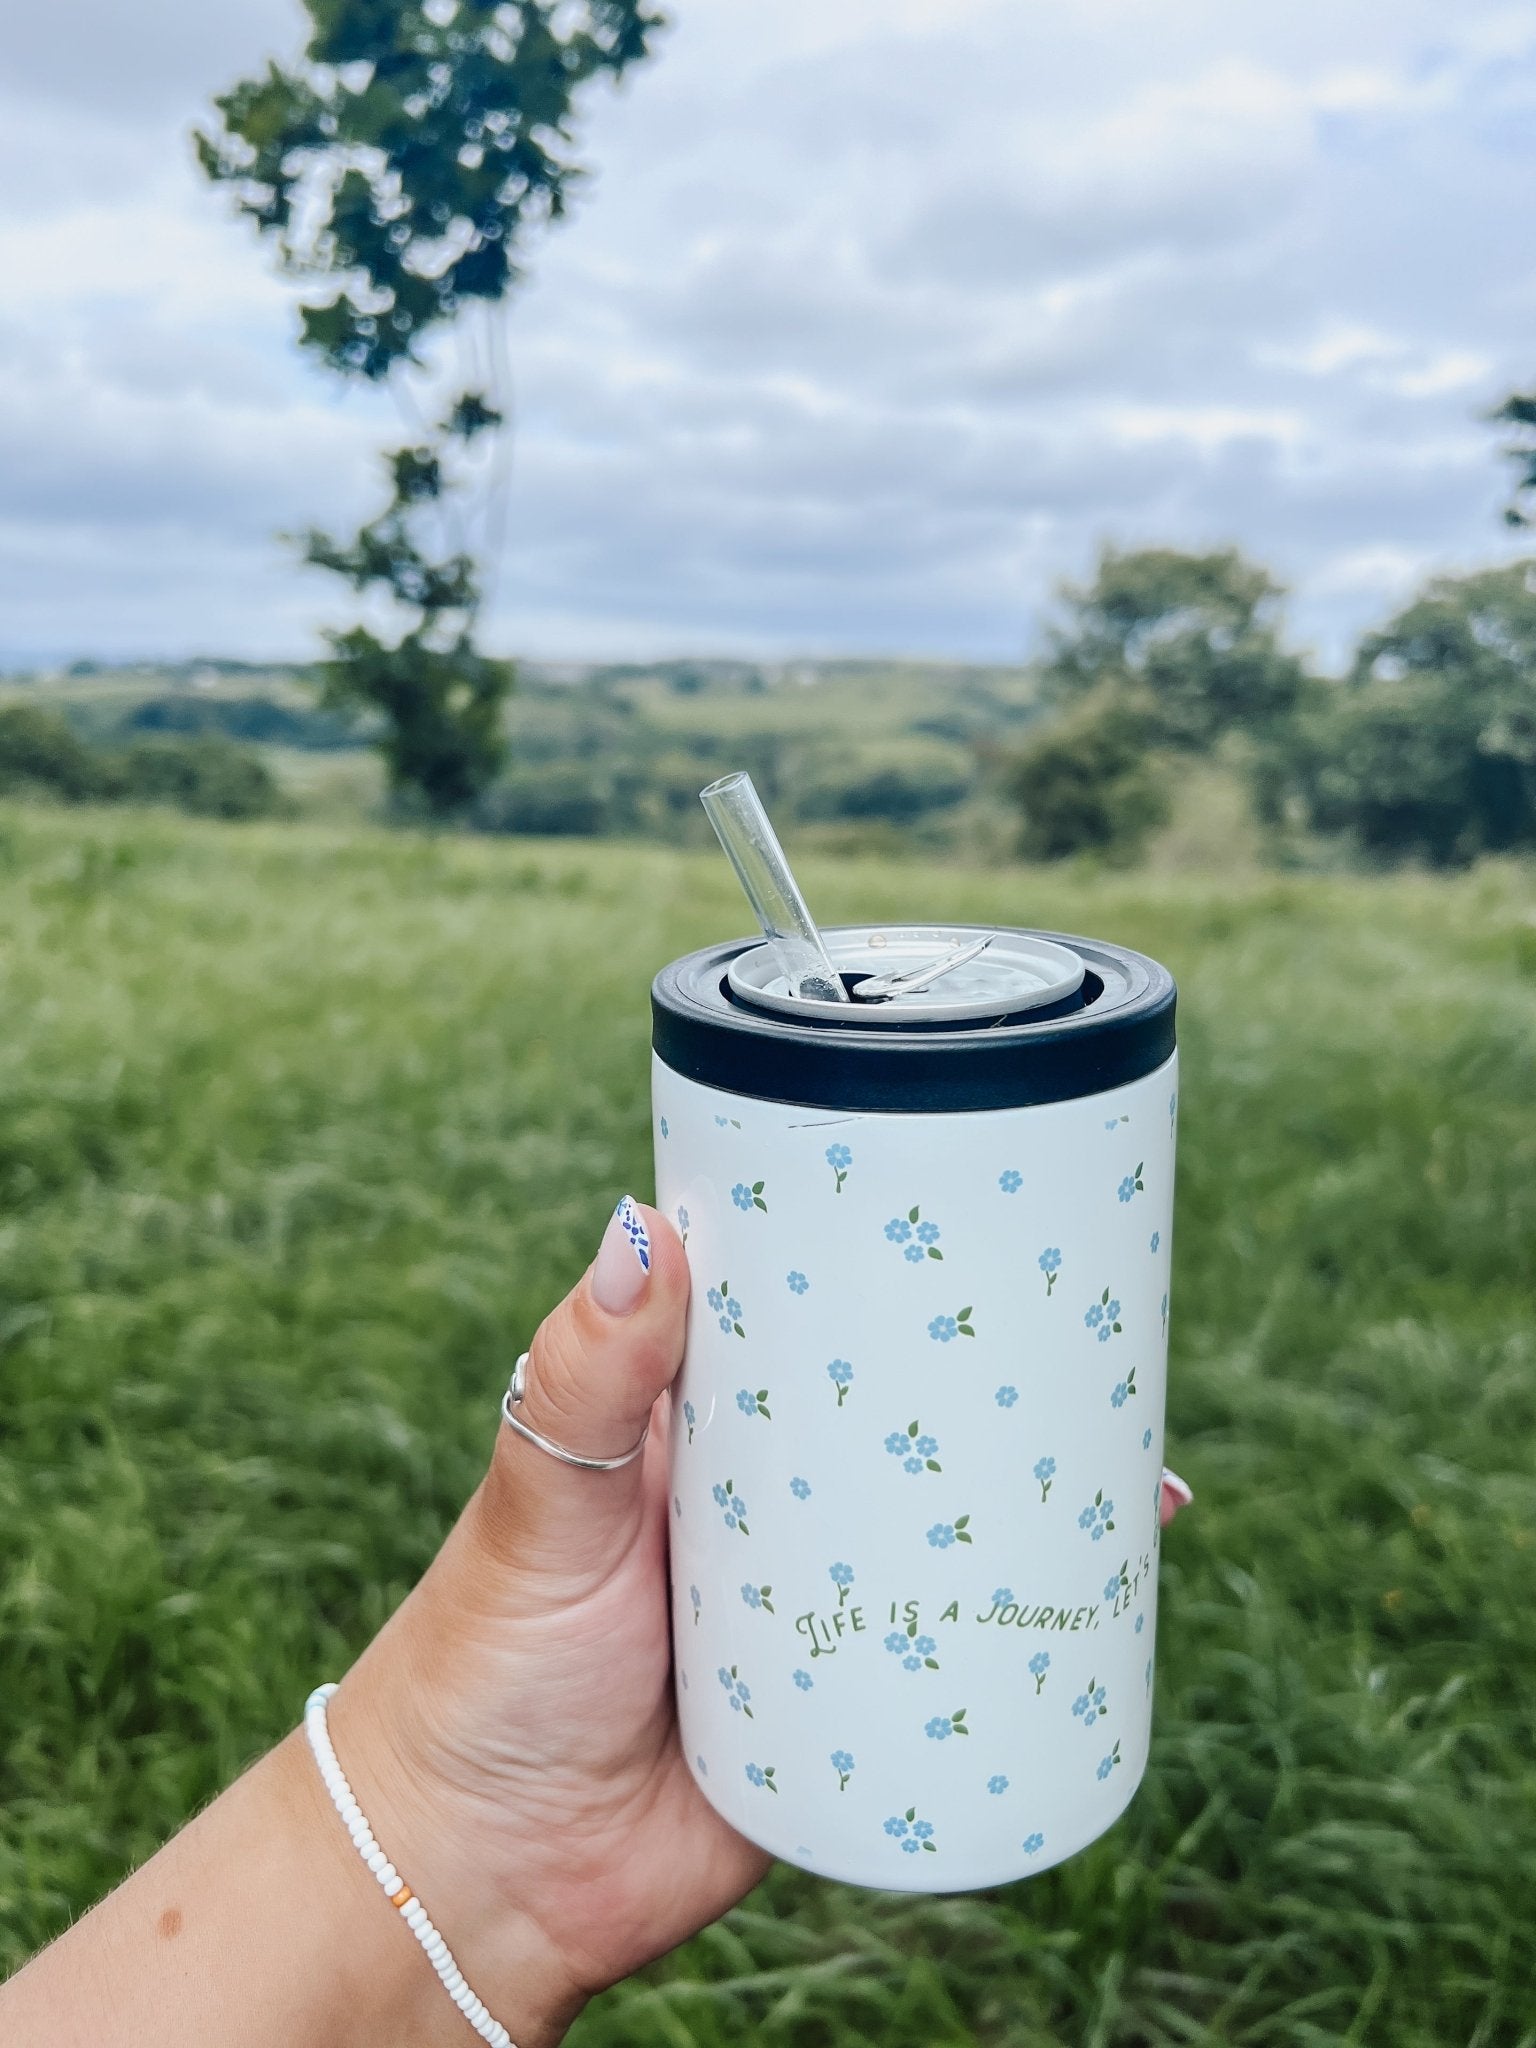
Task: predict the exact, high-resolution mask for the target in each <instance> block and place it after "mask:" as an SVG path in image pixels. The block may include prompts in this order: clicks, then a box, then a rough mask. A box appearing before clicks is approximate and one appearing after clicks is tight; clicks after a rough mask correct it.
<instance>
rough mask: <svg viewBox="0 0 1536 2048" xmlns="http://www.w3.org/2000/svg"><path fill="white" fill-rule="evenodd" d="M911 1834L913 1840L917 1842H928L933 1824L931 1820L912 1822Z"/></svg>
mask: <svg viewBox="0 0 1536 2048" xmlns="http://www.w3.org/2000/svg"><path fill="white" fill-rule="evenodd" d="M912 1833H913V1836H914V1837H915V1839H916V1840H918V1841H919V1842H926V1841H928V1840H929V1839H930V1838H931V1836H932V1834H933V1822H932V1821H931V1820H915V1821H913V1823H912Z"/></svg>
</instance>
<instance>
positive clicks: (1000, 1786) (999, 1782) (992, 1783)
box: [987, 1771, 1008, 1792]
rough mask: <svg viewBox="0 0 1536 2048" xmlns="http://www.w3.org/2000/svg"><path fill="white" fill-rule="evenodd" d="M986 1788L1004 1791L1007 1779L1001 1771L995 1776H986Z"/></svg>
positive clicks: (992, 1790)
mask: <svg viewBox="0 0 1536 2048" xmlns="http://www.w3.org/2000/svg"><path fill="white" fill-rule="evenodd" d="M987 1790H988V1791H989V1792H1006V1791H1007V1790H1008V1780H1007V1779H1006V1778H1005V1777H1004V1776H1003V1774H1002V1772H1001V1771H999V1772H998V1773H997V1774H996V1776H995V1777H991V1778H988V1780H987Z"/></svg>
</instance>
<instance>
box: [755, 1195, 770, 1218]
mask: <svg viewBox="0 0 1536 2048" xmlns="http://www.w3.org/2000/svg"><path fill="white" fill-rule="evenodd" d="M752 1206H753V1208H754V1209H761V1210H762V1212H763V1214H764V1215H765V1216H766V1215H767V1214H768V1204H767V1203H766V1202H765V1201H764V1200H763V1198H762V1196H761V1195H754V1196H753V1197H752Z"/></svg>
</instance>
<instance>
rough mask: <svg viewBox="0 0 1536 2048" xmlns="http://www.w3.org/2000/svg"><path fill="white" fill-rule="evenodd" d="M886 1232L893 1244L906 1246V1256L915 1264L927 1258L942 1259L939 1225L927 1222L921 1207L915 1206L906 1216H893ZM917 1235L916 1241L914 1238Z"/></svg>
mask: <svg viewBox="0 0 1536 2048" xmlns="http://www.w3.org/2000/svg"><path fill="white" fill-rule="evenodd" d="M885 1234H886V1236H887V1237H888V1238H889V1239H890V1241H891V1243H892V1244H899V1245H905V1246H906V1253H905V1256H906V1257H907V1259H908V1260H910V1262H911V1263H912V1264H913V1265H914V1266H920V1265H921V1264H922V1262H923V1260H924V1259H925V1258H928V1259H942V1258H943V1256H944V1254H943V1253H942V1252H941V1251H940V1250H939V1226H938V1225H937V1223H925V1222H924V1221H923V1212H922V1210H921V1209H919V1208H916V1207H913V1208H911V1209H909V1210H908V1211H907V1213H906V1215H905V1216H893V1217H892V1218H891V1220H890V1222H889V1223H887V1224H886V1226H885ZM914 1237H915V1239H916V1242H915V1243H914V1242H913V1241H912V1240H913V1238H914Z"/></svg>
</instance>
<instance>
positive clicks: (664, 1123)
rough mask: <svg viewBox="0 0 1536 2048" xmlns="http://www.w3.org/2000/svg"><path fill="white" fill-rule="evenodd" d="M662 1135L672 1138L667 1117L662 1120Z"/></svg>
mask: <svg viewBox="0 0 1536 2048" xmlns="http://www.w3.org/2000/svg"><path fill="white" fill-rule="evenodd" d="M661 1135H662V1137H663V1138H670V1137H671V1135H672V1132H671V1130H670V1128H669V1127H668V1124H667V1120H666V1118H665V1117H663V1118H662V1120H661Z"/></svg>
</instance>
